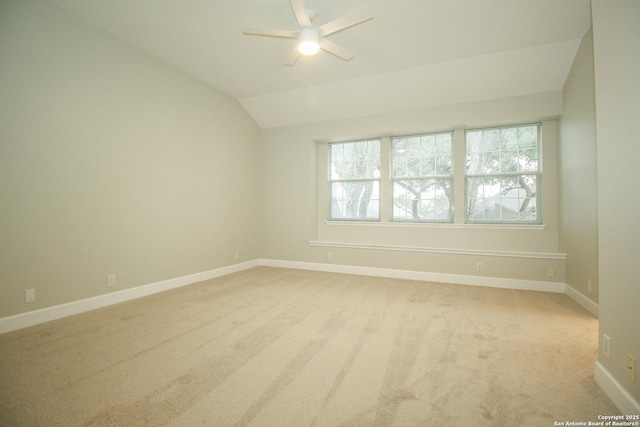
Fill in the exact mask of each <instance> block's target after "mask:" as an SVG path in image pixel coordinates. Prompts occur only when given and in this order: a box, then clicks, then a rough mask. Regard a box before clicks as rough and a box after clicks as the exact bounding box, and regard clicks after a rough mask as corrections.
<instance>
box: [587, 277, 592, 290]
mask: <svg viewBox="0 0 640 427" xmlns="http://www.w3.org/2000/svg"><path fill="white" fill-rule="evenodd" d="M591 289H592V288H591V279H587V290H588V291H589V293H591Z"/></svg>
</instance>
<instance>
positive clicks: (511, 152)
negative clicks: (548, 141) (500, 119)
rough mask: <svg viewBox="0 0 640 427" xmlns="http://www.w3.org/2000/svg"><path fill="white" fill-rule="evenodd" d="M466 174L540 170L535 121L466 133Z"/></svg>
mask: <svg viewBox="0 0 640 427" xmlns="http://www.w3.org/2000/svg"><path fill="white" fill-rule="evenodd" d="M466 140H467V144H466V145H467V161H466V164H467V175H495V174H499V173H509V172H522V171H526V172H539V171H540V168H539V162H538V156H539V152H540V150H539V141H538V125H527V126H519V127H511V128H504V129H488V130H486V129H485V130H475V131H468V132H467V133H466Z"/></svg>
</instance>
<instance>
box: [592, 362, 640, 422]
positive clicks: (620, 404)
mask: <svg viewBox="0 0 640 427" xmlns="http://www.w3.org/2000/svg"><path fill="white" fill-rule="evenodd" d="M594 376H595V380H596V384H598V385H599V386H600V388H601V389H602V391H604V392H605V394H606V395H607V396H609V399H611V400H612V401H613V403H614V404H615V405H616V407H617V408H618V409H619V410H620V412H622V413H623V414H625V415H638V414H640V403H638V401H637V400H635V399H634V398H633V396H631V394H629V392H628V391H627V390H625V389H624V387H622V385H621V384H620V383H619V382H618V381H617V380H616V379H615V378H614V377H613V375H611V373H610V372H609V371H608V370H607V369H606V368H605V367H604V366H602V364H601V363H600V361H597V362H596V368H595V373H594Z"/></svg>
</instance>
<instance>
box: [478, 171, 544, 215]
mask: <svg viewBox="0 0 640 427" xmlns="http://www.w3.org/2000/svg"><path fill="white" fill-rule="evenodd" d="M537 178H538V177H537V175H515V176H490V177H489V176H488V177H475V178H471V177H470V178H467V218H468V219H469V220H472V221H486V222H502V221H516V222H520V221H522V222H532V221H533V222H535V221H537V220H538V213H537V200H536V194H537V193H538V191H537Z"/></svg>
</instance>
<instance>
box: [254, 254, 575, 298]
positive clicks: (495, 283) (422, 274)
mask: <svg viewBox="0 0 640 427" xmlns="http://www.w3.org/2000/svg"><path fill="white" fill-rule="evenodd" d="M260 265H264V266H268V267H280V268H296V269H299V270H314V271H326V272H330V273H345V274H359V275H363V276H375V277H388V278H392V279H407V280H422V281H429V282H440V283H452V284H456V285H472V286H487V287H492V288H506V289H520V290H527V291H543V292H555V293H564V291H565V284H564V283H558V282H542V281H536V280H522V279H507V278H502V277H485V276H466V275H462V274H445V273H430V272H427V271H410V270H392V269H388V268H376V267H357V266H352V265H339V264H322V263H312V262H299V261H281V260H274V259H262V260H260Z"/></svg>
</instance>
